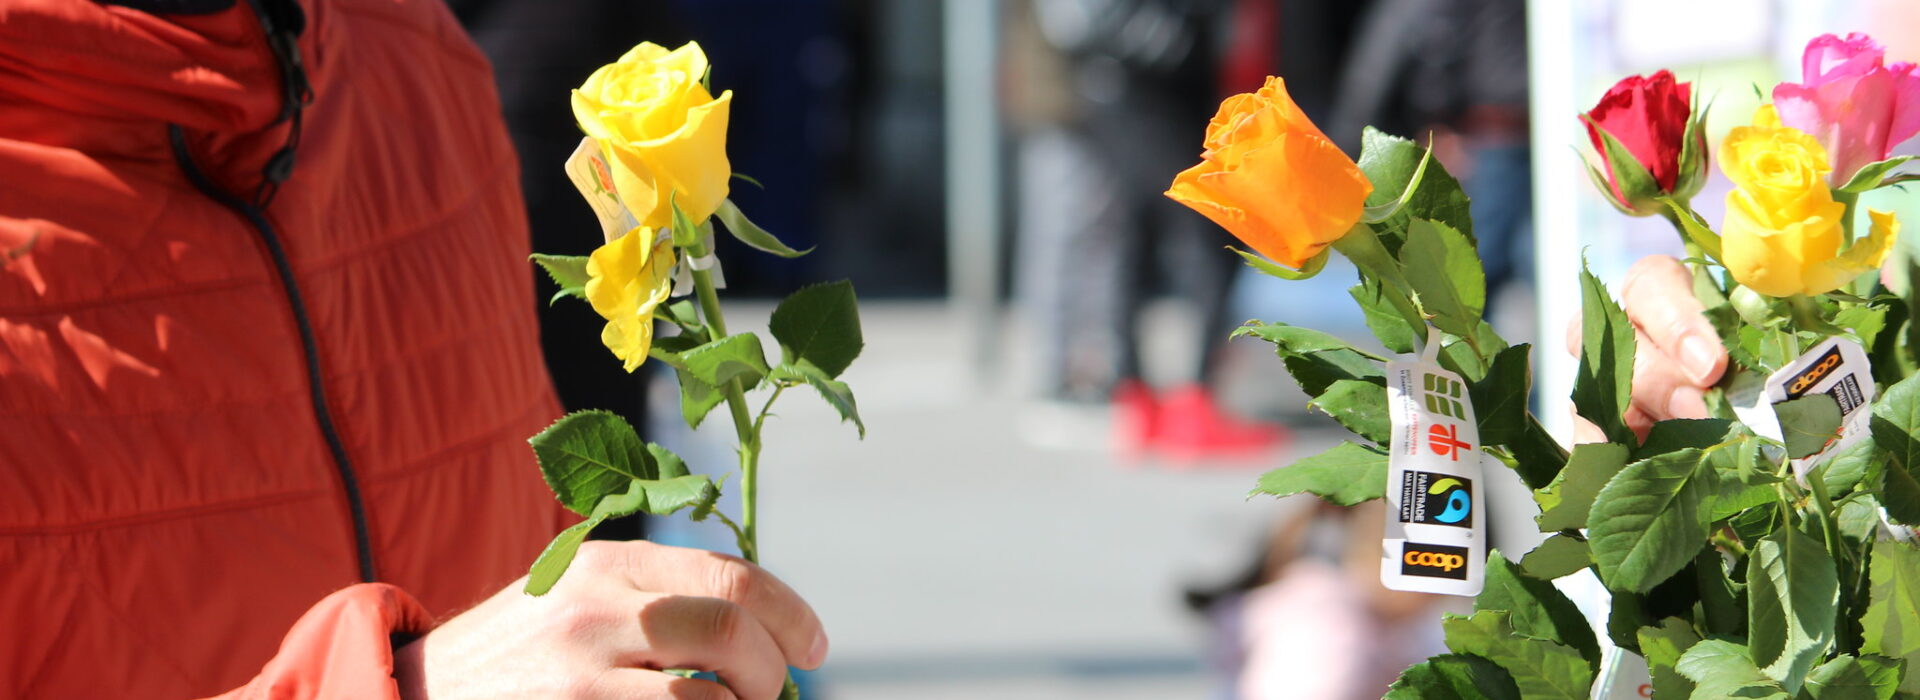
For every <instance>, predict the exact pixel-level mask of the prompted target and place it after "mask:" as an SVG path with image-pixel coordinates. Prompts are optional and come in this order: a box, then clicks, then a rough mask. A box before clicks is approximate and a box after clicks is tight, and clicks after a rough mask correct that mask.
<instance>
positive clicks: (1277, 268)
mask: <svg viewBox="0 0 1920 700" xmlns="http://www.w3.org/2000/svg"><path fill="white" fill-rule="evenodd" d="M1227 250H1231V251H1233V252H1234V253H1236V254H1238V255H1239V256H1240V259H1241V260H1244V261H1246V263H1247V267H1251V268H1253V269H1255V270H1259V271H1260V272H1261V273H1262V274H1266V275H1271V276H1274V277H1278V278H1280V279H1283V280H1287V281H1289V282H1298V281H1300V280H1304V279H1312V278H1313V276H1314V275H1318V274H1320V271H1321V270H1324V269H1326V267H1327V258H1328V257H1329V256H1330V255H1331V254H1332V253H1333V249H1332V248H1331V247H1328V248H1321V249H1320V252H1319V253H1315V254H1314V256H1313V257H1311V258H1307V262H1306V264H1303V265H1301V266H1300V269H1298V270H1295V269H1293V268H1290V267H1287V266H1285V265H1281V264H1279V263H1276V262H1273V261H1271V260H1268V259H1266V258H1263V257H1260V255H1259V254H1257V253H1249V252H1247V251H1244V250H1241V249H1239V248H1235V247H1233V246H1227Z"/></svg>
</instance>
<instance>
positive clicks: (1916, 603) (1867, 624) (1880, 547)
mask: <svg viewBox="0 0 1920 700" xmlns="http://www.w3.org/2000/svg"><path fill="white" fill-rule="evenodd" d="M1867 576H1868V585H1869V594H1868V600H1869V601H1871V602H1869V603H1868V604H1867V611H1866V614H1864V615H1861V616H1860V630H1861V645H1860V650H1861V651H1863V652H1865V653H1868V654H1878V655H1880V656H1885V657H1889V658H1894V659H1901V660H1904V661H1906V665H1907V674H1906V678H1904V679H1902V680H1901V681H1900V690H1901V692H1905V693H1920V549H1915V548H1914V546H1913V545H1910V544H1905V543H1901V542H1896V541H1893V540H1879V541H1876V542H1874V543H1873V559H1872V565H1871V566H1870V567H1869V568H1868V572H1867Z"/></svg>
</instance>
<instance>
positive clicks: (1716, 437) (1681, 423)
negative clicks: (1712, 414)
mask: <svg viewBox="0 0 1920 700" xmlns="http://www.w3.org/2000/svg"><path fill="white" fill-rule="evenodd" d="M1745 434H1746V431H1745V430H1744V429H1739V428H1736V427H1735V426H1734V422H1733V421H1730V420H1726V419H1723V418H1681V419H1675V420H1663V421H1660V422H1658V423H1654V424H1653V428H1652V429H1651V430H1648V431H1647V439H1646V442H1644V443H1643V444H1641V445H1640V448H1639V449H1637V450H1634V451H1633V456H1634V458H1635V459H1646V458H1648V457H1652V456H1654V455H1659V454H1666V453H1668V452H1673V451H1676V450H1684V449H1687V448H1689V447H1691V448H1694V449H1696V450H1705V449H1707V448H1709V447H1713V446H1715V445H1721V444H1725V443H1727V442H1731V441H1733V440H1734V439H1735V438H1737V437H1739V436H1740V435H1745Z"/></svg>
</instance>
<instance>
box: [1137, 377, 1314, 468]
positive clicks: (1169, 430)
mask: <svg viewBox="0 0 1920 700" xmlns="http://www.w3.org/2000/svg"><path fill="white" fill-rule="evenodd" d="M1159 409H1160V410H1159V415H1158V416H1157V417H1156V419H1155V420H1154V428H1155V430H1154V436H1153V437H1154V440H1153V446H1154V447H1155V448H1156V449H1158V450H1159V451H1160V452H1161V453H1163V454H1165V455H1166V456H1168V457H1171V458H1174V459H1178V460H1200V459H1207V458H1233V457H1253V456H1259V455H1261V454H1264V453H1266V452H1267V451H1269V450H1272V449H1274V448H1277V447H1279V446H1281V445H1283V444H1285V443H1286V440H1287V431H1286V429H1285V428H1282V427H1280V426H1278V425H1271V424H1266V423H1258V422H1253V421H1248V420H1243V419H1240V418H1235V417H1233V416H1230V415H1228V414H1227V412H1226V411H1225V410H1223V409H1221V408H1220V405H1219V404H1218V403H1216V402H1215V401H1214V399H1213V394H1212V393H1211V392H1209V391H1207V389H1206V388H1205V387H1203V386H1200V385H1197V384H1195V385H1189V386H1185V387H1181V388H1180V389H1177V390H1175V391H1173V392H1171V393H1170V394H1168V395H1167V397H1166V398H1165V399H1164V400H1162V401H1161V402H1160V406H1159Z"/></svg>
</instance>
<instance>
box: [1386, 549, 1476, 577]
mask: <svg viewBox="0 0 1920 700" xmlns="http://www.w3.org/2000/svg"><path fill="white" fill-rule="evenodd" d="M1468 561H1469V560H1468V558H1467V548H1466V547H1449V546H1447V545H1444V544H1415V543H1413V542H1408V543H1407V545H1406V549H1404V550H1401V554H1400V573H1402V574H1405V575H1407V576H1427V577H1431V578H1450V579H1454V580H1457V581H1465V580H1467V562H1468Z"/></svg>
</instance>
